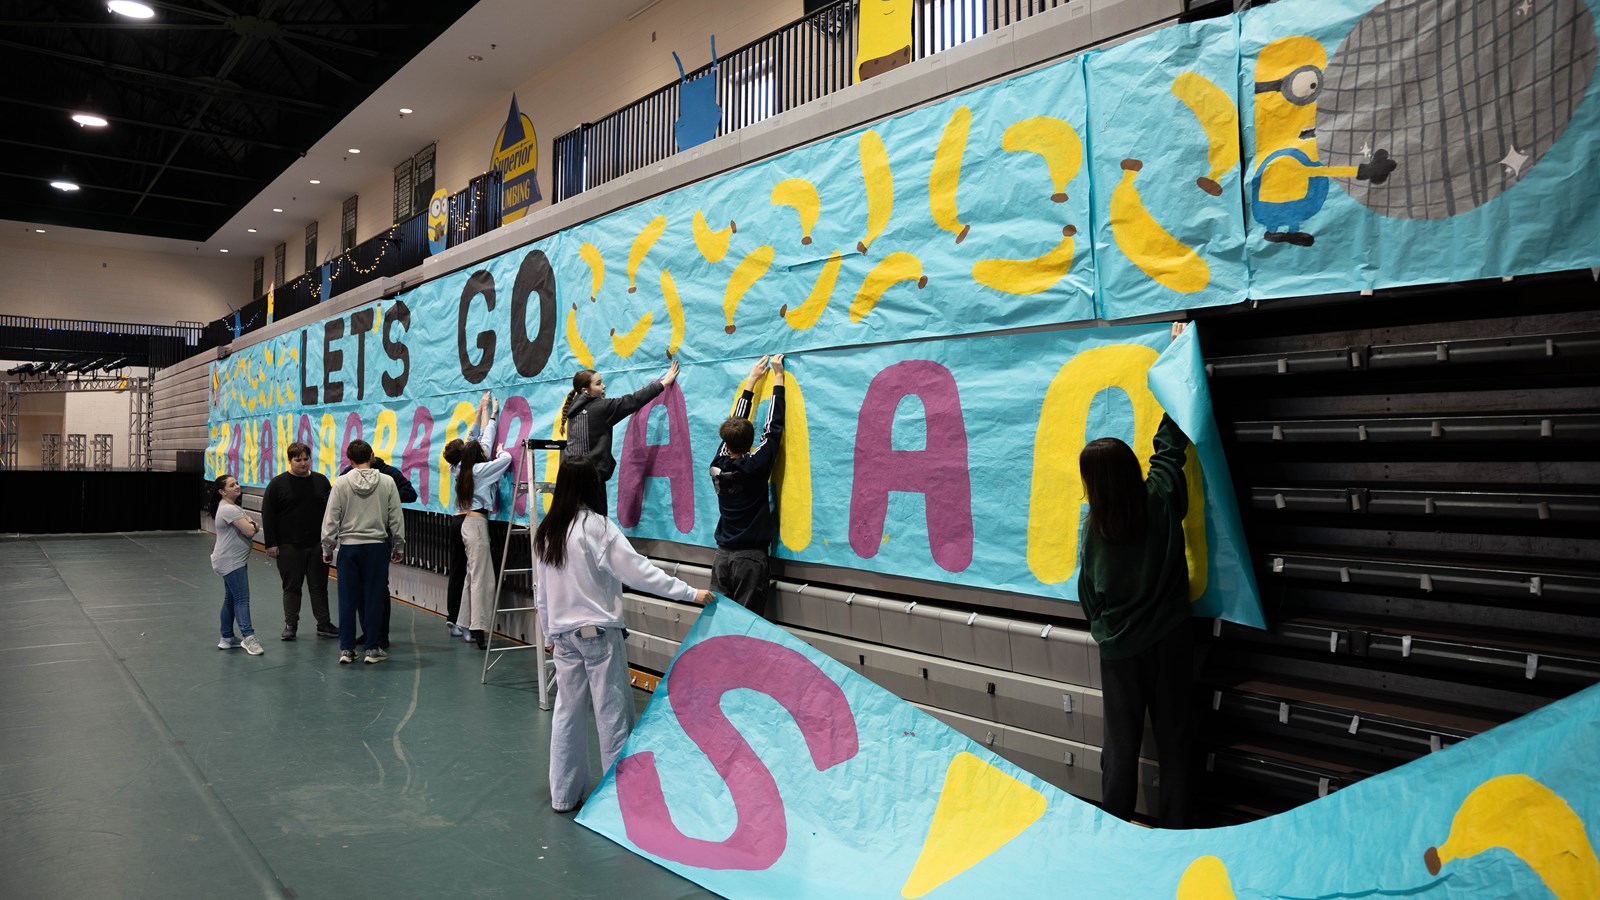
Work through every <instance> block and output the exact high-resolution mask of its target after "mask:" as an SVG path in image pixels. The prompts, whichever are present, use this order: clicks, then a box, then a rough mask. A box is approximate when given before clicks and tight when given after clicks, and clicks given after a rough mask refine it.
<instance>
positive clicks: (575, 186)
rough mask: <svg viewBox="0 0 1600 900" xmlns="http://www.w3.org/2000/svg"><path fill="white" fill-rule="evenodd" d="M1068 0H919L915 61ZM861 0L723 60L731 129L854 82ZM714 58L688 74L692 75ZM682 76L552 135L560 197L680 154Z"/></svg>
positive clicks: (844, 0)
mask: <svg viewBox="0 0 1600 900" xmlns="http://www.w3.org/2000/svg"><path fill="white" fill-rule="evenodd" d="M1067 2H1068V0H916V2H915V4H914V5H913V6H912V13H911V32H912V34H911V58H912V59H913V60H917V59H922V58H923V57H927V56H932V55H933V54H935V53H939V52H942V51H944V50H948V49H950V48H951V47H955V46H958V45H960V44H964V43H966V42H967V41H970V40H972V39H973V38H975V37H978V36H979V35H982V34H984V33H986V32H988V31H990V30H992V29H994V28H999V27H1003V26H1005V25H1009V24H1011V23H1012V22H1016V21H1020V20H1022V19H1025V18H1027V17H1029V16H1032V15H1035V14H1037V13H1041V12H1044V11H1045V10H1047V9H1052V8H1054V7H1057V6H1064V5H1066V3H1067ZM857 6H858V0H838V2H836V3H833V4H831V5H829V6H825V7H823V8H822V9H819V10H817V11H816V12H813V13H811V14H809V15H807V16H805V17H804V18H802V19H800V20H799V21H796V22H792V23H790V24H788V25H785V26H784V27H782V28H780V29H778V30H777V31H774V32H772V33H771V34H768V35H766V36H765V37H762V38H759V39H757V40H755V41H752V42H751V43H749V44H746V45H744V46H743V47H740V48H739V49H737V50H735V51H733V52H732V53H729V54H727V55H726V56H724V57H722V58H721V59H719V60H717V63H716V67H715V74H714V75H713V77H714V78H715V79H716V92H715V93H716V97H717V103H718V105H720V106H721V107H722V119H721V121H720V122H719V123H718V126H717V134H718V135H719V136H720V135H724V134H728V133H729V132H732V131H736V130H738V129H740V128H743V127H745V126H747V125H753V124H755V123H756V122H760V121H761V120H763V119H766V118H768V117H769V116H773V115H776V114H778V113H780V112H783V111H785V110H788V109H793V108H794V107H797V106H800V105H803V104H805V103H809V102H810V101H812V100H815V99H817V98H818V97H823V96H826V95H828V94H831V93H833V92H834V91H837V90H840V89H842V88H845V87H848V86H849V85H850V84H851V74H852V69H853V68H854V65H855V58H856V28H855V20H856V10H857ZM712 71H713V68H712V66H711V65H709V64H708V65H706V66H702V67H701V68H699V69H696V70H695V71H693V72H691V73H689V74H688V76H687V79H688V80H691V81H692V80H694V79H695V78H698V77H700V76H702V75H705V74H706V73H708V72H712ZM681 84H682V82H680V81H675V82H673V83H672V84H669V85H667V86H666V87H663V88H661V89H660V90H658V91H656V92H655V93H653V94H651V95H649V96H648V97H645V98H643V99H640V100H636V101H634V102H633V103H630V104H628V105H627V106H624V107H623V108H621V109H619V110H617V111H616V112H613V113H611V114H610V115H607V116H605V117H603V118H601V119H599V120H598V121H596V122H593V123H590V124H585V125H580V126H579V127H577V128H575V129H573V130H572V131H569V132H567V133H566V134H563V135H561V136H560V137H557V138H556V139H555V142H554V143H555V148H554V149H555V154H554V155H555V199H556V200H557V201H560V200H565V199H567V198H568V197H573V196H576V195H578V194H580V193H582V192H584V191H585V190H588V189H589V188H592V187H595V186H597V185H601V184H605V183H606V182H607V181H610V180H612V179H613V178H618V177H621V176H623V175H626V174H628V173H629V172H632V171H634V170H636V169H641V168H644V167H645V166H648V165H651V164H652V163H656V162H659V161H661V160H663V159H666V158H667V157H669V156H671V155H673V154H674V153H677V152H678V147H677V141H676V138H675V136H674V133H673V126H674V124H675V123H676V121H677V118H678V111H679V100H678V98H679V88H680V86H681Z"/></svg>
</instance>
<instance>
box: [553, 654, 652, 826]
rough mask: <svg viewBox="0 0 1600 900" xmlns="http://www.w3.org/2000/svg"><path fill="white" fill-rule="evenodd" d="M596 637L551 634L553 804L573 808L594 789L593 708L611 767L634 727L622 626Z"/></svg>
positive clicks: (605, 768) (603, 763) (606, 766)
mask: <svg viewBox="0 0 1600 900" xmlns="http://www.w3.org/2000/svg"><path fill="white" fill-rule="evenodd" d="M599 632H600V633H599V634H598V635H597V636H595V637H592V638H586V637H581V636H579V634H578V632H576V631H569V632H567V633H566V634H557V635H552V636H551V637H550V638H549V641H550V643H551V644H553V645H554V646H555V652H554V654H552V659H553V660H554V662H555V664H556V711H555V716H554V718H553V720H552V721H551V724H550V805H551V806H553V807H555V808H556V809H558V810H562V811H565V810H569V809H571V808H573V807H574V806H577V805H578V802H579V801H581V800H582V799H583V795H584V794H585V793H587V792H588V790H589V710H590V708H591V707H592V708H593V710H594V724H595V731H596V733H597V736H598V737H599V738H600V768H601V770H602V772H609V771H610V770H611V766H612V764H614V763H615V762H616V760H617V757H618V756H619V755H620V754H621V753H622V745H623V744H625V743H627V740H628V735H629V734H631V733H632V732H633V721H634V713H633V687H632V686H631V685H629V684H628V647H627V645H626V644H624V643H623V639H622V629H621V628H601V629H599Z"/></svg>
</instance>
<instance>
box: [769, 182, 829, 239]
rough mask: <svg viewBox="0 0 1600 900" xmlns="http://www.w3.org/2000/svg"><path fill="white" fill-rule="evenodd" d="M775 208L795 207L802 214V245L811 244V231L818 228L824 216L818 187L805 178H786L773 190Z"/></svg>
mask: <svg viewBox="0 0 1600 900" xmlns="http://www.w3.org/2000/svg"><path fill="white" fill-rule="evenodd" d="M772 204H773V205H774V206H789V207H793V208H794V211H795V212H797V213H799V214H800V243H802V244H810V243H811V229H813V228H815V227H817V218H818V217H819V216H821V215H822V198H821V197H819V196H817V186H816V185H814V184H812V183H811V182H809V181H807V180H805V179H804V178H785V179H784V180H782V181H780V182H778V183H777V184H776V185H774V186H773V188H772Z"/></svg>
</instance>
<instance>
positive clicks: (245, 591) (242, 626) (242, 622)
mask: <svg viewBox="0 0 1600 900" xmlns="http://www.w3.org/2000/svg"><path fill="white" fill-rule="evenodd" d="M235 619H237V620H239V631H240V632H241V633H242V634H243V635H244V636H245V637H249V636H250V635H252V634H255V633H256V629H255V626H254V625H251V624H250V567H249V566H240V567H239V568H237V569H234V570H233V571H232V572H229V573H228V574H226V575H224V576H222V636H223V637H225V638H231V637H233V622H234V620H235Z"/></svg>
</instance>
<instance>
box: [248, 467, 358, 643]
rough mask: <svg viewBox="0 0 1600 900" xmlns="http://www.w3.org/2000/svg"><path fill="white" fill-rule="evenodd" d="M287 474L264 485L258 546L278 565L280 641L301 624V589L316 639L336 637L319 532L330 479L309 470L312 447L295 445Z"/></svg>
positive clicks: (337, 631)
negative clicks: (304, 590) (307, 592)
mask: <svg viewBox="0 0 1600 900" xmlns="http://www.w3.org/2000/svg"><path fill="white" fill-rule="evenodd" d="M286 455H287V456H288V458H289V469H288V471H286V472H283V473H281V474H279V475H278V476H277V477H275V478H273V479H272V481H270V482H268V483H267V490H266V492H265V493H264V494H262V496H261V524H262V529H263V533H262V541H263V543H264V544H265V545H266V548H267V555H268V556H270V557H272V558H273V559H274V560H276V561H277V566H278V577H279V578H280V579H281V580H282V581H283V634H281V635H279V637H281V638H282V639H283V640H286V641H292V640H294V638H295V632H296V630H297V629H298V628H299V624H300V585H301V583H302V582H303V583H304V584H305V586H306V587H307V588H308V589H309V590H310V592H311V614H312V615H313V616H315V617H316V619H317V637H328V638H334V637H338V636H339V629H338V627H337V626H335V625H334V624H333V622H332V621H331V620H330V619H329V617H328V567H327V566H326V565H324V564H323V562H322V549H321V547H320V546H319V537H318V532H319V531H320V530H321V528H322V514H323V512H324V511H325V510H326V509H327V508H328V492H329V491H330V490H332V489H333V488H332V486H331V485H330V484H328V477H327V476H326V475H323V474H322V473H321V472H316V471H313V470H312V468H311V448H310V447H308V446H306V445H305V444H302V443H300V442H298V441H296V442H295V443H293V444H290V445H289V449H288V450H287V451H286Z"/></svg>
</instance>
